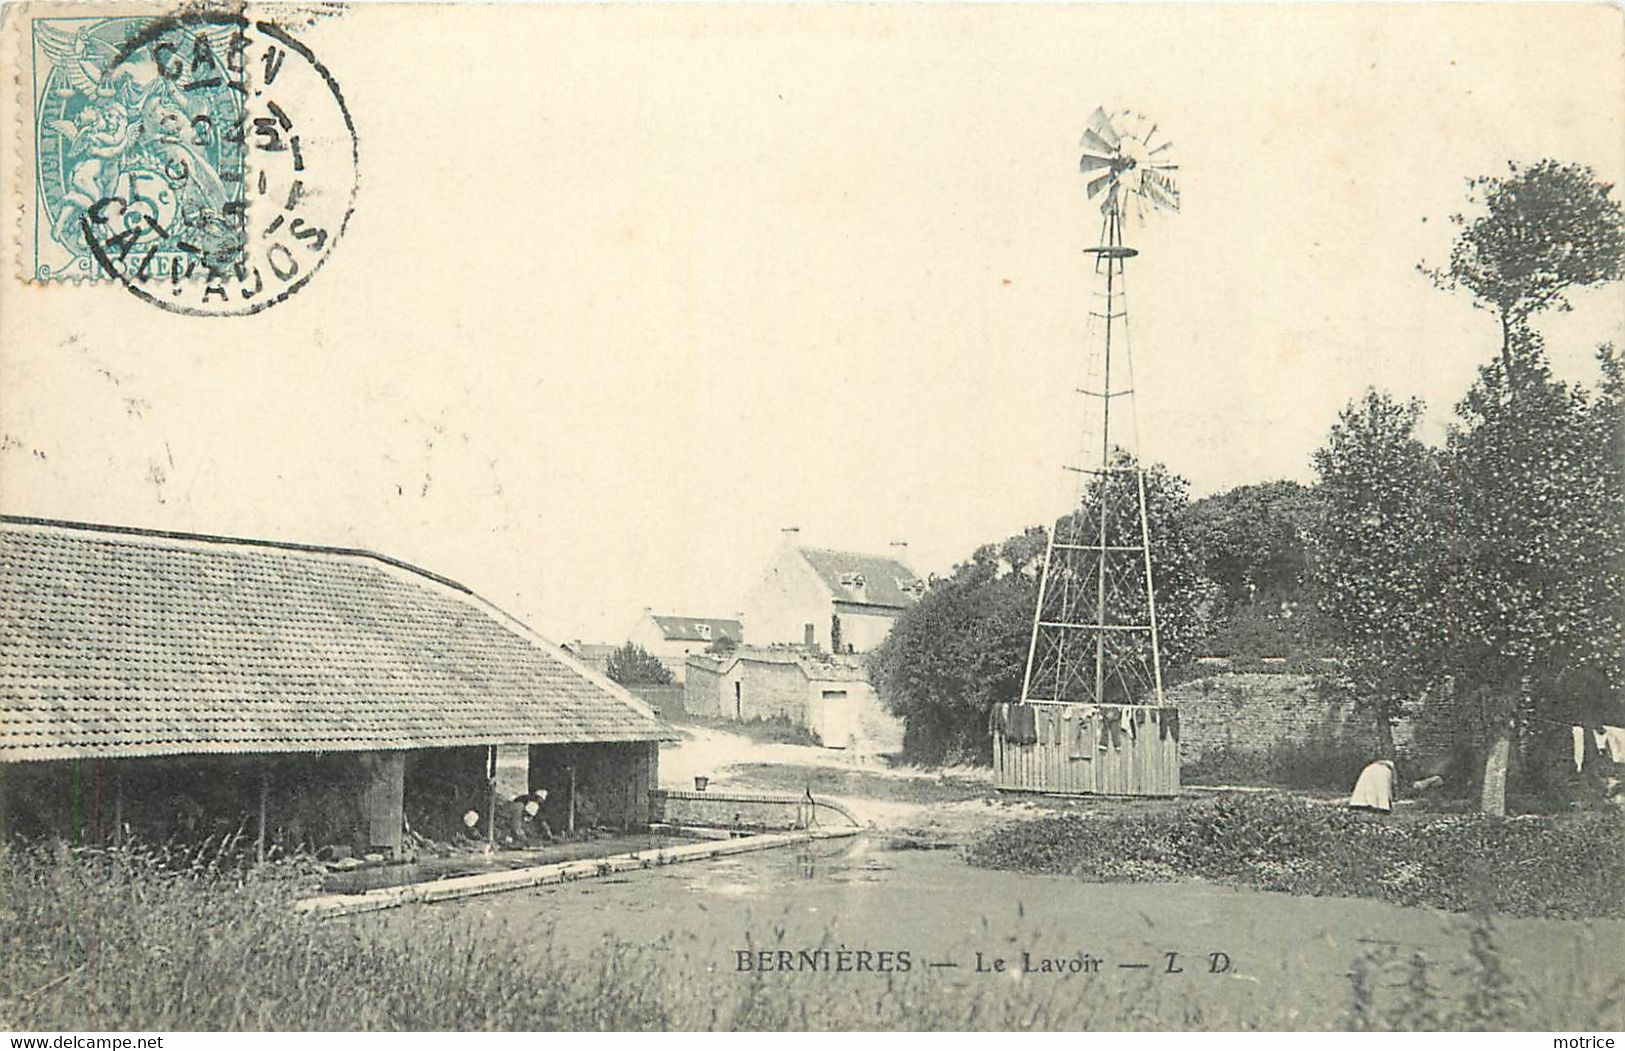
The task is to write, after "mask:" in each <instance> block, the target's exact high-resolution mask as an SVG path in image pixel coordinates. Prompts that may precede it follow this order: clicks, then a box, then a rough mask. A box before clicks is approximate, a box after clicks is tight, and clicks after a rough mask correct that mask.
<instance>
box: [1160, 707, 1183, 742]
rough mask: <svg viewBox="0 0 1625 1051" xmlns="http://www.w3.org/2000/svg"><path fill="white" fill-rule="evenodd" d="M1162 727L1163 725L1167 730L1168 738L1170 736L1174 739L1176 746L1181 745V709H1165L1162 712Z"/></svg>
mask: <svg viewBox="0 0 1625 1051" xmlns="http://www.w3.org/2000/svg"><path fill="white" fill-rule="evenodd" d="M1162 725H1163V727H1164V729H1166V730H1167V732H1168V736H1170V737H1172V738H1173V739H1174V743H1175V744H1178V743H1179V709H1178V708H1164V709H1163V710H1162Z"/></svg>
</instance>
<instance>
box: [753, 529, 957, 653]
mask: <svg viewBox="0 0 1625 1051" xmlns="http://www.w3.org/2000/svg"><path fill="white" fill-rule="evenodd" d="M892 550H893V553H892V554H890V555H865V554H859V553H856V552H851V551H833V550H828V549H824V548H813V547H803V546H802V545H801V543H800V531H799V530H796V529H786V530H784V542H783V544H782V545H781V546H780V548H779V551H778V553H777V554H776V555H775V556H774V557H773V559H772V560H771V561H770V562H769V563H768V566H767V568H766V570H764V572H763V573H762V575H761V577H760V578H759V579H758V580H757V582H756V584H755V586H754V587H752V589H751V591H750V593H749V595H748V597H747V598H746V600H745V611H744V620H745V624H746V625H747V626H748V628H749V631H750V641H751V643H752V645H756V646H769V645H774V644H784V645H798V646H802V647H804V648H807V649H821V650H823V651H825V652H826V653H867V652H869V651H870V650H873V649H874V648H875V647H877V646H879V645H880V644H881V643H882V642H884V641H885V639H886V636H887V635H889V634H890V633H891V628H892V624H893V623H894V622H895V621H896V620H897V618H898V617H899V616H901V615H902V614H903V611H904V610H907V609H908V608H909V607H911V606H913V605H914V604H915V603H916V602H918V601H919V600H920V596H922V595H924V594H925V581H924V580H922V579H921V578H920V576H919V574H918V573H916V572H914V570H913V569H911V568H909V566H908V564H907V563H906V562H904V561H903V558H904V556H905V554H906V552H907V545H906V544H903V543H897V544H894V545H893V549H892Z"/></svg>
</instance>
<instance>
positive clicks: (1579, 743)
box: [1570, 726, 1586, 773]
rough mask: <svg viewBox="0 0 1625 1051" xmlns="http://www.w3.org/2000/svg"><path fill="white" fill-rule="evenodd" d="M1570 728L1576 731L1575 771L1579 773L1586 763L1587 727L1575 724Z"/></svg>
mask: <svg viewBox="0 0 1625 1051" xmlns="http://www.w3.org/2000/svg"><path fill="white" fill-rule="evenodd" d="M1570 729H1572V730H1573V731H1574V772H1575V773H1579V772H1580V771H1581V770H1584V769H1585V765H1586V728H1585V727H1583V726H1575V727H1571V728H1570Z"/></svg>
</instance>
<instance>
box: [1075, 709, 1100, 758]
mask: <svg viewBox="0 0 1625 1051" xmlns="http://www.w3.org/2000/svg"><path fill="white" fill-rule="evenodd" d="M1094 743H1095V716H1094V713H1093V712H1090V711H1084V712H1079V713H1078V725H1077V726H1076V727H1074V728H1073V731H1072V750H1071V753H1070V755H1069V756H1068V758H1071V759H1090V760H1092V759H1094V755H1093V754H1092V753H1091V750H1090V746H1091V745H1093V744H1094Z"/></svg>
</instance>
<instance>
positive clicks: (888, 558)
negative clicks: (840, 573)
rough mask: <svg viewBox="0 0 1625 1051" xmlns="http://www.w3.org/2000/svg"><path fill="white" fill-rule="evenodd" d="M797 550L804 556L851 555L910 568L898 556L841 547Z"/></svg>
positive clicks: (798, 548)
mask: <svg viewBox="0 0 1625 1051" xmlns="http://www.w3.org/2000/svg"><path fill="white" fill-rule="evenodd" d="M796 550H797V551H800V552H801V553H802V554H812V555H850V556H851V557H853V558H870V559H874V560H875V561H877V562H895V563H897V564H898V565H900V566H902V567H903V568H904V569H908V568H910V567H909V564H908V563H907V562H904V561H903V560H902V558H901V557H899V556H897V555H881V554H876V553H874V552H869V551H852V550H848V549H845V548H839V547H797V548H796Z"/></svg>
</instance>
